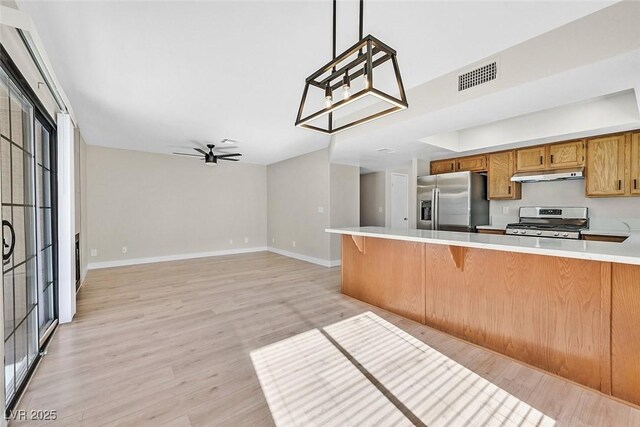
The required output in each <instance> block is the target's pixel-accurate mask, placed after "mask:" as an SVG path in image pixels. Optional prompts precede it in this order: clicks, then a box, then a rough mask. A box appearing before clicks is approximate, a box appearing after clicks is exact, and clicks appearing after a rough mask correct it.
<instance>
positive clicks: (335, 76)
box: [296, 35, 408, 135]
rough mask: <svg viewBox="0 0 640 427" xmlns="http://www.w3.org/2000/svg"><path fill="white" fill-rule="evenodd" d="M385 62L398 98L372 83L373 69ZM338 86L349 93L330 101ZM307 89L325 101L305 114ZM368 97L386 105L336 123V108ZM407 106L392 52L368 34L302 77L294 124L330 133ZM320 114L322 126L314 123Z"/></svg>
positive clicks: (308, 93)
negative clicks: (323, 124) (389, 70)
mask: <svg viewBox="0 0 640 427" xmlns="http://www.w3.org/2000/svg"><path fill="white" fill-rule="evenodd" d="M388 61H391V65H392V68H393V73H394V75H395V76H394V77H395V84H397V90H398V93H399V98H398V97H395V96H392V95H389V94H388V93H385V92H384V91H382V90H380V89H378V88H376V85H375V79H374V75H375V74H376V69H378V71H379V70H380V68H379V67H380V66H381V65H383V64H386V63H388ZM356 81H360V84H359V85H355V84H351V82H353V83H355V82H356ZM353 86H358V87H353ZM341 88H343V89H346V90H348V91H349V92H348V93H349V95H344V96H343V97H340V99H335V101H334V99H333V94H337V93H338V90H340V89H341ZM310 91H316V92H317V93H315V94H314V95H320V96H323V97H324V98H326V104H325V106H324V108H320V109H317V108H315V109H314V111H313V112H311V113H308V114H307V113H306V110H307V109H310V108H307V107H308V106H307V105H306V104H308V103H309V102H308V99H309V96H310V95H311V92H310ZM369 96H374V97H376V100H380V101H383V102H384V103H386V106H385V107H384V108H383V109H382V110H381V111H375V112H372V111H370V110H371V108H369V109H367V108H363V109H362V110H361V111H353V112H351V113H349V114H347V116H346V117H345V118H344V120H343V122H341V123H337V122H336V120H335V118H334V114H333V113H334V112H335V111H336V110H340V109H343V108H344V107H346V106H348V105H351V106H352V107H353V106H354V104H356V103H357V102H358V101H359V100H363V99H364V98H367V97H369ZM329 98H331V99H329ZM352 107H351V108H349V111H351V110H352V109H353V108H352ZM407 107H408V104H407V97H406V94H405V91H404V86H403V85H402V78H401V76H400V68H399V67H398V61H397V59H396V51H395V50H393V49H391V48H390V47H389V46H387V45H386V44H384V43H382V42H381V41H380V40H378V39H376V38H375V37H373V36H372V35H368V36H366V37H364V38H362V39H361V40H360V41H359V42H357V43H356V44H354V45H353V46H351V47H350V48H349V49H347V50H346V51H344V52H343V53H342V54H340V55H338V56H337V57H336V58H335V59H334V60H332V61H331V62H329V63H328V64H326V65H324V66H323V67H322V68H320V69H319V70H317V71H316V72H315V73H313V74H311V76H309V77H308V78H307V79H306V82H305V86H304V92H303V93H302V100H301V101H300V107H299V108H298V115H297V117H296V126H299V127H304V128H307V129H311V130H315V131H318V132H322V133H326V134H329V135H331V134H334V133H336V132H340V131H343V130H346V129H349V128H352V127H354V126H357V125H360V124H363V123H366V122H369V121H371V120H375V119H378V118H380V117H383V116H386V115H389V114H391V113H394V112H396V111H400V110H404V109H405V108H407ZM358 113H360V114H358ZM323 116H327V121H326V126H322V125H318V124H316V122H318V121H320V120H319V119H320V118H322V117H323ZM311 122H314V124H312V123H311Z"/></svg>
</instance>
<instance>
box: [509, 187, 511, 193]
mask: <svg viewBox="0 0 640 427" xmlns="http://www.w3.org/2000/svg"><path fill="white" fill-rule="evenodd" d="M509 194H511V186H509Z"/></svg>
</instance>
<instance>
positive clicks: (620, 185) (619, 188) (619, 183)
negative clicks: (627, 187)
mask: <svg viewBox="0 0 640 427" xmlns="http://www.w3.org/2000/svg"><path fill="white" fill-rule="evenodd" d="M618 190H622V180H621V179H619V180H618Z"/></svg>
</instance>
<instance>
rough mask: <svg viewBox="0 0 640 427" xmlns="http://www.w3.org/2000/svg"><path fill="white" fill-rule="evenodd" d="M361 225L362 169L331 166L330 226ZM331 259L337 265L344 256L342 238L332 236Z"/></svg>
mask: <svg viewBox="0 0 640 427" xmlns="http://www.w3.org/2000/svg"><path fill="white" fill-rule="evenodd" d="M359 225H360V168H359V167H357V166H348V165H335V164H331V165H329V226H330V227H331V228H342V227H357V226H359ZM329 239H330V251H331V252H330V259H331V260H332V262H333V263H334V264H335V262H336V261H338V260H339V259H340V256H341V254H342V244H341V242H342V238H341V236H339V235H337V234H331V235H330V236H329Z"/></svg>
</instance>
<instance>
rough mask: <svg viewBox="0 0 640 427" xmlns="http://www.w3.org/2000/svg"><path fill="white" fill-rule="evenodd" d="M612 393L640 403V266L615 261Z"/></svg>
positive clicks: (612, 310) (612, 277) (612, 294)
mask: <svg viewBox="0 0 640 427" xmlns="http://www.w3.org/2000/svg"><path fill="white" fill-rule="evenodd" d="M611 381H612V384H611V394H612V395H613V396H615V397H619V398H620V399H624V400H627V401H629V402H633V403H635V404H636V405H640V266H637V265H625V264H612V269H611Z"/></svg>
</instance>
